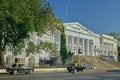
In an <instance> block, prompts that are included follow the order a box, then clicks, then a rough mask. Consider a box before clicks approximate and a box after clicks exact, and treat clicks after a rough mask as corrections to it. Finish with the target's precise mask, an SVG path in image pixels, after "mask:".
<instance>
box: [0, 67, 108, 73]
mask: <svg viewBox="0 0 120 80" xmlns="http://www.w3.org/2000/svg"><path fill="white" fill-rule="evenodd" d="M46 72H68V71H67V70H66V68H35V69H34V73H46ZM95 72H106V70H101V69H85V70H84V71H80V72H77V73H95ZM4 73H8V72H7V71H6V70H5V69H0V74H4Z"/></svg>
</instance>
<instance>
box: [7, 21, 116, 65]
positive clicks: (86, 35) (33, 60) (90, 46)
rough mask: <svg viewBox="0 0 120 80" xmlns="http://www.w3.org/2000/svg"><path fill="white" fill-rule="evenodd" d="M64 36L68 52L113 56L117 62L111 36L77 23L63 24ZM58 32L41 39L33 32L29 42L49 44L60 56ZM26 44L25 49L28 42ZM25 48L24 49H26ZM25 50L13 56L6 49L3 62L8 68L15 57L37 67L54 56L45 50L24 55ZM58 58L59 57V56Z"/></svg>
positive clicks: (113, 40) (57, 61) (45, 35)
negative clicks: (95, 31) (53, 45)
mask: <svg viewBox="0 0 120 80" xmlns="http://www.w3.org/2000/svg"><path fill="white" fill-rule="evenodd" d="M63 25H64V29H65V35H66V45H67V49H68V51H70V52H74V53H75V55H76V54H78V49H80V51H81V53H82V54H81V55H82V56H113V57H114V58H115V60H116V61H117V40H116V39H114V38H113V37H111V36H108V35H105V34H102V35H100V34H96V33H94V32H92V31H90V30H89V29H87V28H85V27H84V26H83V25H81V24H80V23H78V22H72V23H63ZM60 35H61V33H60V31H58V30H56V31H55V32H53V33H50V32H49V31H48V33H47V34H44V35H43V36H42V37H41V36H37V33H36V32H34V33H32V34H31V35H30V41H32V42H34V44H35V45H37V44H40V43H41V42H45V41H48V42H51V43H53V44H55V45H56V48H57V53H56V54H57V55H58V56H59V55H60V46H61V45H60ZM25 42H26V47H27V44H28V42H29V41H28V40H26V41H25ZM26 47H25V48H26ZM25 48H23V50H22V53H21V54H20V55H17V56H14V55H13V54H12V50H11V49H10V48H8V49H6V54H5V62H6V65H7V66H9V65H11V64H12V63H14V61H15V58H16V57H20V58H23V59H25V63H26V64H28V65H33V66H39V65H40V63H41V62H40V61H41V60H50V59H51V58H52V57H54V55H51V54H52V53H50V52H47V51H45V50H38V51H35V52H34V54H33V53H30V54H29V55H26V51H25ZM59 57H60V56H59ZM59 57H58V60H56V63H58V64H60V63H61V62H60V58H59Z"/></svg>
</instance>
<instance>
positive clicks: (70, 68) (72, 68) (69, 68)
mask: <svg viewBox="0 0 120 80" xmlns="http://www.w3.org/2000/svg"><path fill="white" fill-rule="evenodd" d="M66 69H67V71H68V72H79V71H83V70H84V69H85V67H83V66H76V65H75V64H69V65H68V66H67V67H66Z"/></svg>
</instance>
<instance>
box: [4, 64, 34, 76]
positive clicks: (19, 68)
mask: <svg viewBox="0 0 120 80" xmlns="http://www.w3.org/2000/svg"><path fill="white" fill-rule="evenodd" d="M6 71H7V72H9V74H15V75H16V74H17V73H25V74H28V73H30V74H32V73H33V72H34V68H32V67H29V66H25V64H21V63H15V64H13V65H12V66H11V67H9V68H6Z"/></svg>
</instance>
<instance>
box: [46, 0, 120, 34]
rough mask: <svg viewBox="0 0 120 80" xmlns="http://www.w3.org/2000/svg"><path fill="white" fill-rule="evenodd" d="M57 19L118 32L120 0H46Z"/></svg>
mask: <svg viewBox="0 0 120 80" xmlns="http://www.w3.org/2000/svg"><path fill="white" fill-rule="evenodd" d="M46 1H47V2H50V4H51V7H52V8H53V11H54V13H55V15H56V17H57V18H58V19H61V21H62V22H63V23H65V22H79V23H80V24H82V25H83V26H84V27H86V28H88V29H89V30H91V31H93V32H95V33H98V34H103V33H110V32H117V33H120V0H46Z"/></svg>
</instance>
